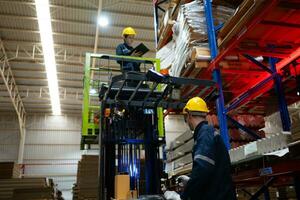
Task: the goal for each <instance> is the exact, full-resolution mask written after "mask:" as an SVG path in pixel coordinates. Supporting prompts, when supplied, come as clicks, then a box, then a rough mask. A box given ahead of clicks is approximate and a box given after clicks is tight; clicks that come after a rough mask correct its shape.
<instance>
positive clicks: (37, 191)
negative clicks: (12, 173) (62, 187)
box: [0, 178, 54, 200]
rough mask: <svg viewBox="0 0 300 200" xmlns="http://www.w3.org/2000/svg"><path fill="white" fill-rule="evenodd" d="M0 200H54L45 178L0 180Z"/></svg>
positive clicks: (52, 192) (52, 191)
mask: <svg viewBox="0 0 300 200" xmlns="http://www.w3.org/2000/svg"><path fill="white" fill-rule="evenodd" d="M0 199H23V200H25V199H54V189H53V187H51V186H49V184H48V183H47V179H46V178H11V179H0Z"/></svg>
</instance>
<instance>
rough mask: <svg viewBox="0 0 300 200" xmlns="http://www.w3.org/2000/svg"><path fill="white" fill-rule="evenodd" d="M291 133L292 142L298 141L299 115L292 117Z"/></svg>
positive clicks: (299, 129) (299, 130)
mask: <svg viewBox="0 0 300 200" xmlns="http://www.w3.org/2000/svg"><path fill="white" fill-rule="evenodd" d="M291 132H292V140H293V141H298V140H300V116H299V115H295V116H292V127H291Z"/></svg>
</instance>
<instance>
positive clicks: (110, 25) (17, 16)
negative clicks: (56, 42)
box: [0, 14, 154, 32]
mask: <svg viewBox="0 0 300 200" xmlns="http://www.w3.org/2000/svg"><path fill="white" fill-rule="evenodd" d="M0 18H1V19H3V20H5V19H4V18H11V19H14V20H34V21H37V17H35V16H21V15H13V14H0ZM51 21H52V22H55V23H62V24H71V25H80V26H91V27H93V28H95V26H96V22H93V23H92V22H87V21H79V20H70V19H56V18H51ZM109 27H110V28H124V26H121V25H117V24H109ZM134 29H136V30H137V31H138V32H142V31H153V32H154V29H153V27H141V26H135V27H134Z"/></svg>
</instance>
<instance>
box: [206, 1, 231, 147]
mask: <svg viewBox="0 0 300 200" xmlns="http://www.w3.org/2000/svg"><path fill="white" fill-rule="evenodd" d="M204 8H205V18H206V23H207V25H206V26H207V33H208V41H209V47H210V54H211V58H212V59H215V58H216V57H217V54H218V46H217V41H216V32H215V26H214V22H213V15H212V4H211V1H210V0H204ZM213 79H214V81H216V83H217V84H218V89H219V97H218V99H217V100H216V107H217V113H218V119H219V124H220V133H221V136H222V139H223V141H224V143H225V146H226V147H227V149H230V142H229V137H228V126H227V118H226V113H225V106H224V96H223V88H222V78H221V72H220V70H219V69H214V70H213Z"/></svg>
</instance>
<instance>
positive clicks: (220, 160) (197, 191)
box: [181, 121, 236, 200]
mask: <svg viewBox="0 0 300 200" xmlns="http://www.w3.org/2000/svg"><path fill="white" fill-rule="evenodd" d="M194 141H195V143H194V147H193V153H192V156H193V168H192V173H191V176H190V180H189V181H188V182H187V185H186V187H185V189H184V192H183V194H182V196H181V198H182V199H183V200H236V195H235V190H234V187H233V183H232V178H231V171H230V158H229V154H228V151H227V149H226V147H225V144H224V142H223V140H222V138H221V136H220V135H219V134H218V133H217V132H216V131H215V129H214V127H213V126H210V125H208V123H207V122H206V121H203V122H201V123H200V124H198V126H197V127H196V129H195V131H194Z"/></svg>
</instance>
